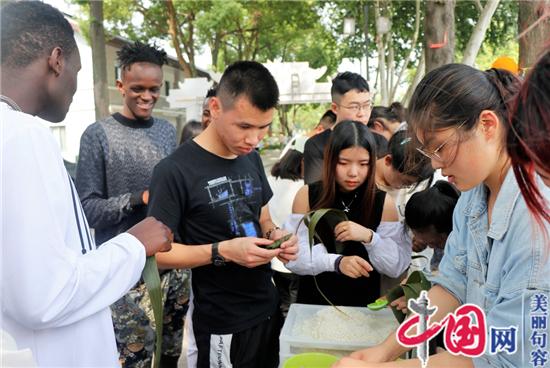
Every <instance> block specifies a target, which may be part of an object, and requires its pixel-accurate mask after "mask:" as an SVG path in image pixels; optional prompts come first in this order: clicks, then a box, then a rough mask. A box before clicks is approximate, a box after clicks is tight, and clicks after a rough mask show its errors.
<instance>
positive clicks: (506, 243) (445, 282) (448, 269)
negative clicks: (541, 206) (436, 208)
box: [432, 169, 550, 368]
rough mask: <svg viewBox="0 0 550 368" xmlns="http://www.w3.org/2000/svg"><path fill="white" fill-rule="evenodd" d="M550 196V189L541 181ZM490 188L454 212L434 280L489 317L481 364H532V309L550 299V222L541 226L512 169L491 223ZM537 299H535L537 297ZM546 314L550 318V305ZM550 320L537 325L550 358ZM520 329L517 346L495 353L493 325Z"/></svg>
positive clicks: (468, 196) (469, 195)
mask: <svg viewBox="0 0 550 368" xmlns="http://www.w3.org/2000/svg"><path fill="white" fill-rule="evenodd" d="M539 189H540V190H541V191H542V194H543V196H544V197H545V198H546V199H549V198H550V190H549V189H548V188H547V187H546V186H545V185H544V183H542V181H540V180H539ZM487 195H488V192H487V188H486V187H485V186H484V185H479V186H477V187H475V188H474V189H472V190H470V191H468V192H465V193H463V194H462V196H461V197H460V199H459V201H458V203H457V205H456V208H455V210H454V213H453V231H452V232H451V234H450V235H449V238H448V240H447V244H446V247H445V255H444V256H443V259H442V260H441V263H440V265H439V274H438V275H437V276H434V277H433V278H432V282H433V283H435V284H439V285H441V286H442V287H444V288H445V289H447V290H448V291H449V292H451V293H452V294H453V295H454V296H455V297H456V298H457V299H458V300H459V301H460V303H461V304H464V303H472V304H475V305H477V306H479V307H481V308H482V309H483V310H484V312H485V316H486V330H487V335H486V350H485V353H484V354H483V355H482V356H480V357H478V358H474V360H473V362H474V365H475V366H476V367H489V366H496V367H514V368H516V367H528V366H529V367H530V366H532V363H531V361H532V359H533V357H534V356H533V355H532V351H533V350H536V349H537V345H533V341H532V334H533V332H535V330H534V329H533V326H532V320H531V316H530V310H531V309H530V308H532V302H533V300H532V297H533V295H534V294H538V295H540V294H543V295H546V298H547V299H546V300H548V298H550V244H549V240H548V239H550V224H548V223H545V224H544V228H545V229H546V232H547V234H548V237H547V238H545V237H544V235H543V231H542V229H541V227H540V226H539V225H538V224H537V223H536V222H535V221H534V219H533V217H532V215H531V214H530V213H529V211H528V209H527V206H526V204H525V201H524V199H523V197H522V196H521V193H520V190H519V187H518V185H517V182H516V180H515V177H514V174H513V171H512V170H511V169H510V170H509V171H508V173H507V175H506V178H505V180H504V182H503V184H502V187H501V189H500V192H499V193H498V196H497V199H496V202H495V205H494V208H493V212H492V219H491V224H490V226H489V224H488V214H487ZM533 299H534V298H533ZM546 311H547V312H546V316H547V318H546V319H548V317H550V314H549V313H550V312H549V311H548V303H547V304H546ZM548 322H550V321H547V322H546V325H545V326H544V325H535V326H534V327H536V332H537V333H538V334H539V335H540V333H542V332H545V333H546V348H544V349H542V350H543V353H544V351H546V354H545V356H546V358H547V359H548V360H549V361H550V352H549V350H550V348H549V347H548V345H549V344H550V328H549V326H550V323H548ZM510 326H515V327H517V329H518V330H517V338H516V340H517V350H516V352H515V353H513V354H509V353H508V352H507V351H501V352H497V353H496V354H492V353H491V350H490V348H491V334H490V327H497V328H508V327H510Z"/></svg>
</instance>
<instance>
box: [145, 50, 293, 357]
mask: <svg viewBox="0 0 550 368" xmlns="http://www.w3.org/2000/svg"><path fill="white" fill-rule="evenodd" d="M278 97H279V91H278V88H277V84H276V82H275V80H274V79H273V76H272V75H271V74H270V73H269V71H268V70H267V69H266V68H265V67H263V66H262V65H261V64H259V63H256V62H248V61H243V62H237V63H235V64H233V65H231V66H230V67H228V68H227V70H226V71H225V73H224V75H223V76H222V79H221V81H220V84H219V86H218V90H217V96H215V97H212V98H211V99H210V101H209V107H210V111H211V115H212V122H211V124H210V125H209V126H208V127H207V128H206V130H205V131H204V132H203V133H201V134H200V135H199V136H198V137H196V138H195V139H193V140H189V141H187V142H186V143H184V144H182V145H181V146H180V147H179V148H178V149H177V150H176V151H175V152H174V153H173V154H172V155H170V156H168V157H167V158H165V159H164V160H162V161H161V162H160V163H159V164H158V165H157V167H156V168H155V170H154V173H153V179H152V182H151V187H150V191H151V198H150V202H149V214H150V215H152V216H154V217H156V218H157V219H159V220H161V221H165V223H166V224H167V225H168V226H169V227H170V228H171V229H173V231H174V233H175V236H176V241H177V242H178V243H181V244H177V243H176V244H174V245H173V252H170V253H167V254H166V256H165V257H158V258H157V261H158V263H159V264H160V265H161V266H162V267H167V268H182V267H186V268H192V291H193V296H194V300H193V314H192V322H193V335H192V336H191V339H190V340H191V342H190V344H191V346H190V349H189V350H190V351H193V350H195V349H196V350H197V351H198V354H197V356H196V361H195V360H194V359H193V357H192V358H191V359H190V364H191V366H194V365H195V364H196V365H197V366H198V367H209V366H215V367H228V366H234V367H276V366H277V364H278V353H279V349H278V346H279V343H278V335H279V329H280V324H281V320H280V318H279V315H278V314H279V311H278V295H277V291H276V289H275V287H274V285H273V283H272V282H271V267H270V261H271V259H272V258H273V257H278V258H279V259H280V260H281V261H283V262H284V263H286V262H288V261H289V260H292V259H295V258H296V255H297V251H298V246H297V239H296V237H295V236H294V235H293V236H292V237H291V238H290V239H289V240H288V241H286V242H284V243H283V244H282V245H281V247H280V248H279V249H274V250H269V249H266V246H268V245H270V244H272V241H273V240H275V239H279V238H280V237H282V236H283V235H284V234H285V232H284V231H282V230H280V229H279V228H277V227H276V226H275V224H273V222H272V221H271V216H270V214H269V210H268V206H267V203H268V201H269V199H270V198H271V196H272V192H271V189H270V187H269V184H268V182H267V179H266V177H265V173H264V169H263V165H262V161H261V159H260V156H259V155H258V153H257V152H256V151H255V150H254V148H255V147H256V145H257V144H258V143H259V141H260V140H261V139H262V138H263V136H264V135H265V134H266V132H267V129H268V127H269V126H270V125H271V121H272V119H273V113H274V110H275V107H276V105H277V100H278ZM266 238H267V239H266ZM193 340H194V345H195V346H192V345H193ZM195 362H196V363H195Z"/></svg>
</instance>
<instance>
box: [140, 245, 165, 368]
mask: <svg viewBox="0 0 550 368" xmlns="http://www.w3.org/2000/svg"><path fill="white" fill-rule="evenodd" d="M142 277H143V281H144V282H145V286H146V287H147V292H148V293H149V299H151V306H152V307H153V316H154V319H155V331H156V342H155V358H154V360H153V368H159V365H160V355H161V348H162V319H163V316H162V313H163V308H162V289H161V286H160V276H159V270H158V267H157V260H156V258H155V256H149V257H147V259H146V261H145V267H144V268H143V273H142Z"/></svg>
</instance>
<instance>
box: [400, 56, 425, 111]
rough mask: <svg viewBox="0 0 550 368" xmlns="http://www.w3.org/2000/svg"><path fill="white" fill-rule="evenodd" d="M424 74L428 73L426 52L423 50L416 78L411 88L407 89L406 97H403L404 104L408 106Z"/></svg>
mask: <svg viewBox="0 0 550 368" xmlns="http://www.w3.org/2000/svg"><path fill="white" fill-rule="evenodd" d="M424 74H426V53H425V52H422V56H421V57H420V61H419V63H418V67H417V68H416V73H415V75H414V78H413V80H412V82H411V84H409V88H408V89H407V93H405V97H403V105H404V106H407V105H408V104H409V101H410V100H411V97H412V94H413V92H414V90H415V89H416V86H417V85H418V83H419V82H420V80H421V79H422V77H424Z"/></svg>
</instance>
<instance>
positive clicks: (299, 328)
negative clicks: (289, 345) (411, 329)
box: [292, 306, 397, 346]
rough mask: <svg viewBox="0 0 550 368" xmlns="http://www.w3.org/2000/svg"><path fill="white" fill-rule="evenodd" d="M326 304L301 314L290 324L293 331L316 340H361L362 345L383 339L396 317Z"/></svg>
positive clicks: (390, 330)
mask: <svg viewBox="0 0 550 368" xmlns="http://www.w3.org/2000/svg"><path fill="white" fill-rule="evenodd" d="M338 309H340V310H341V311H343V312H344V313H345V314H344V313H341V312H339V311H338V310H336V309H335V308H334V307H330V306H327V307H325V308H323V309H321V310H319V311H317V312H316V313H315V314H314V315H312V316H304V315H301V316H299V318H297V320H296V324H295V325H294V326H293V329H292V334H293V335H294V336H295V337H303V338H308V339H312V340H317V341H338V342H354V343H361V344H364V345H365V346H371V345H376V344H378V343H380V342H382V341H383V340H384V339H385V338H386V337H387V336H388V335H389V334H390V333H391V332H392V331H393V330H394V329H395V328H397V322H396V321H395V319H394V320H393V321H392V320H388V318H379V317H377V316H376V314H372V313H367V309H366V308H365V312H362V311H361V310H358V309H357V308H349V307H338Z"/></svg>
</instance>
